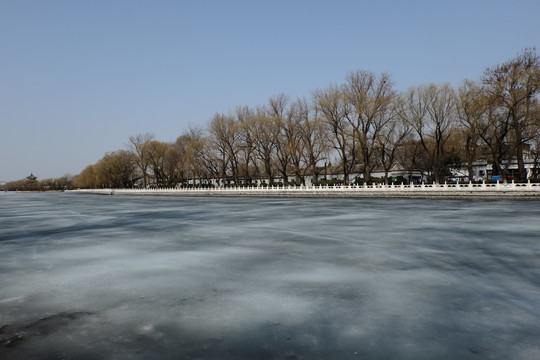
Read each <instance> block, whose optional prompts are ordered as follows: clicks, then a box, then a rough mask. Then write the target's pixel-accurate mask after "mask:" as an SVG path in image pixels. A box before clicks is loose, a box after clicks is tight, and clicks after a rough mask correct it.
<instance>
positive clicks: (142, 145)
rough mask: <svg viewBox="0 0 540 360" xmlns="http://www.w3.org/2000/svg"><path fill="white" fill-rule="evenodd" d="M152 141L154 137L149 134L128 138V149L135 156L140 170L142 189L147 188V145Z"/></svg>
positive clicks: (148, 154) (148, 159) (148, 158)
mask: <svg viewBox="0 0 540 360" xmlns="http://www.w3.org/2000/svg"><path fill="white" fill-rule="evenodd" d="M152 140H154V135H152V134H150V133H146V134H139V135H136V136H131V137H130V138H129V147H130V149H131V150H132V151H133V153H134V154H135V155H136V157H135V162H136V164H137V166H138V167H139V169H140V170H141V177H142V179H143V186H144V187H147V186H148V166H149V161H150V157H149V156H150V153H149V149H148V144H149V143H150V142H151V141H152Z"/></svg>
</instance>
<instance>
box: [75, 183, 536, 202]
mask: <svg viewBox="0 0 540 360" xmlns="http://www.w3.org/2000/svg"><path fill="white" fill-rule="evenodd" d="M71 192H76V193H87V194H99V195H165V196H235V197H244V196H255V197H336V198H361V197H367V198H452V199H459V198H471V199H474V198H482V199H540V184H533V183H524V184H516V183H509V184H471V183H469V184H429V185H427V184H422V185H412V186H409V185H366V186H352V185H351V186H298V187H295V186H284V187H219V188H194V189H183V188H158V189H79V190H73V191H71Z"/></svg>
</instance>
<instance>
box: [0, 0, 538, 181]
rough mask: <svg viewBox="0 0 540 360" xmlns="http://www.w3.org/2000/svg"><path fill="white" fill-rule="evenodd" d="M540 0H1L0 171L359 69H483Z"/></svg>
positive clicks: (504, 54) (51, 165)
mask: <svg viewBox="0 0 540 360" xmlns="http://www.w3.org/2000/svg"><path fill="white" fill-rule="evenodd" d="M538 14H540V1H538V0H508V1H500V0H466V1H461V0H452V1H450V0H449V1H436V0H425V1H414V0H408V1H402V0H395V1H391V0H387V1H360V0H358V1H342V0H333V1H328V0H326V1H315V0H302V1H300V0H298V1H294V0H272V1H269V0H267V1H263V0H260V1H257V0H251V1H235V0H228V1H225V0H215V1H206V0H193V1H181V0H176V1H160V0H153V1H150V0H147V1H138V0H86V1H83V0H63V1H61V0H0V180H4V181H10V180H16V179H21V178H24V177H26V176H27V175H29V174H30V172H33V173H34V174H35V175H36V176H38V177H39V178H41V179H43V178H49V177H60V176H62V175H64V174H66V173H70V174H73V175H75V174H77V173H79V172H80V171H82V170H83V169H84V168H85V167H86V166H87V165H89V164H93V163H95V162H96V161H98V160H99V159H100V158H101V157H102V156H103V155H104V154H105V153H106V152H108V151H113V150H118V149H122V148H126V144H127V142H128V138H129V136H132V135H137V134H139V133H146V132H150V133H153V134H155V135H156V137H157V139H158V140H162V141H174V140H175V139H176V137H178V136H179V135H180V134H181V133H182V131H184V130H185V129H187V128H188V127H189V126H190V125H193V126H197V125H205V124H206V123H207V122H208V121H209V120H210V118H211V117H212V116H213V115H214V114H215V113H216V112H225V113H226V112H229V111H232V110H234V109H235V108H236V107H237V106H240V105H249V106H256V105H260V104H265V103H266V102H267V100H268V99H269V98H270V97H271V96H273V95H276V94H278V93H281V92H283V93H285V94H288V95H290V96H291V97H293V98H294V97H304V96H305V97H310V95H311V92H312V91H313V90H315V89H317V88H324V87H326V86H328V85H329V84H331V83H339V82H342V81H343V79H344V78H345V75H346V74H347V73H348V72H350V71H353V70H359V69H362V70H369V71H373V72H376V73H380V72H389V73H390V74H392V76H393V79H394V81H395V84H396V87H397V89H400V90H405V89H407V88H408V87H410V86H414V85H418V84H426V83H431V82H434V83H443V82H450V83H451V84H453V85H458V84H459V83H460V82H461V81H462V80H463V79H466V78H470V79H478V78H479V77H480V76H481V75H482V73H483V71H484V70H485V68H486V67H488V66H493V65H496V64H498V63H501V62H503V61H506V60H508V59H510V58H512V57H513V56H515V55H516V54H517V53H518V52H519V51H521V50H522V49H523V48H525V47H533V46H537V47H538V45H539V42H540V21H539V15H538Z"/></svg>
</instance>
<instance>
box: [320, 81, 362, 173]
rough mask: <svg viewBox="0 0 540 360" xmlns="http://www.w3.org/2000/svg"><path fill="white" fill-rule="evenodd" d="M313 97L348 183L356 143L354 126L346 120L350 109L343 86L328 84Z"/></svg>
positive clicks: (354, 157)
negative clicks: (328, 85)
mask: <svg viewBox="0 0 540 360" xmlns="http://www.w3.org/2000/svg"><path fill="white" fill-rule="evenodd" d="M313 98H314V103H315V104H316V108H317V111H318V112H319V113H320V114H321V119H322V120H323V122H324V124H325V126H326V127H327V129H328V132H329V134H330V135H329V137H328V138H329V140H330V144H331V147H332V148H333V149H334V150H335V151H336V152H337V154H338V156H339V158H340V162H341V171H342V172H343V182H344V183H345V184H348V183H349V175H350V173H351V171H352V169H353V168H354V165H355V164H356V159H357V150H358V149H357V145H358V144H357V140H356V136H354V134H353V131H354V128H353V127H352V126H351V124H350V122H349V121H347V116H349V113H350V111H351V109H350V107H349V106H348V103H347V102H346V98H345V96H344V91H343V88H339V87H337V86H330V87H328V88H327V89H324V90H317V91H315V92H314V94H313Z"/></svg>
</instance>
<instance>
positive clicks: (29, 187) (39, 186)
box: [0, 174, 73, 191]
mask: <svg viewBox="0 0 540 360" xmlns="http://www.w3.org/2000/svg"><path fill="white" fill-rule="evenodd" d="M72 187H73V185H72V176H71V175H69V174H66V175H64V176H62V177H59V178H50V179H43V180H38V179H37V178H35V179H34V178H30V179H28V178H26V179H22V180H16V181H10V182H8V183H5V184H2V185H0V191H62V190H66V189H71V188H72Z"/></svg>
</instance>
